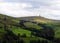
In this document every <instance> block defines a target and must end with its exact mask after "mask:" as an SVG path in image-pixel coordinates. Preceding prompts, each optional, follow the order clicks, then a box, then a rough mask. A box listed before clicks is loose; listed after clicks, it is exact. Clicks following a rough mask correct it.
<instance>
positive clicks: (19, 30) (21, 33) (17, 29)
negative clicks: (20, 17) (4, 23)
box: [11, 26, 31, 37]
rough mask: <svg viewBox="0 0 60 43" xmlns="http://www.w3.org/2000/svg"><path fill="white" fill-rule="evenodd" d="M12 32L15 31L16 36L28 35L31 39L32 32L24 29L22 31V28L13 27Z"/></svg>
mask: <svg viewBox="0 0 60 43" xmlns="http://www.w3.org/2000/svg"><path fill="white" fill-rule="evenodd" d="M11 30H12V31H13V33H14V34H16V35H18V34H20V35H23V34H26V35H27V37H29V36H30V33H31V32H30V31H28V30H24V29H22V28H20V27H14V26H13V27H12V28H11Z"/></svg>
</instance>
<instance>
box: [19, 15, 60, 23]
mask: <svg viewBox="0 0 60 43" xmlns="http://www.w3.org/2000/svg"><path fill="white" fill-rule="evenodd" d="M19 19H20V20H27V21H34V22H42V23H48V22H60V20H51V19H47V18H44V17H41V16H28V17H20V18H19Z"/></svg>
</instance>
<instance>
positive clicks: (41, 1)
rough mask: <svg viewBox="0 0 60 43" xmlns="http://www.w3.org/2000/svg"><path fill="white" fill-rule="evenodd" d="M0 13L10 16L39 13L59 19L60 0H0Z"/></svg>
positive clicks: (49, 17)
mask: <svg viewBox="0 0 60 43" xmlns="http://www.w3.org/2000/svg"><path fill="white" fill-rule="evenodd" d="M0 13H1V14H5V15H8V16H12V17H26V16H39V15H40V16H42V17H45V18H48V19H54V20H60V0H0Z"/></svg>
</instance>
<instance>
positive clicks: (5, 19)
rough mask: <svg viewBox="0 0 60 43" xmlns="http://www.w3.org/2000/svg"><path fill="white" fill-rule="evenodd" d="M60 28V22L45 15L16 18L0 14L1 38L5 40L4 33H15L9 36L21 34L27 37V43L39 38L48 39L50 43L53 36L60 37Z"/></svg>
mask: <svg viewBox="0 0 60 43" xmlns="http://www.w3.org/2000/svg"><path fill="white" fill-rule="evenodd" d="M6 28H7V29H8V31H7V30H6ZM59 28H60V23H59V21H56V20H49V19H46V18H43V17H21V18H14V17H10V16H6V15H2V14H0V39H1V40H3V37H2V36H4V34H13V35H12V36H11V35H9V37H14V36H15V37H18V35H19V34H20V36H19V37H21V39H25V40H24V41H25V43H28V42H29V41H30V40H38V39H39V40H41V41H42V40H45V41H46V40H47V41H48V42H49V43H53V42H52V41H51V40H53V38H55V39H56V38H60V29H59ZM9 32H10V33H9ZM46 35H47V37H46ZM22 37H23V38H22ZM24 37H25V38H24ZM12 39H13V38H12ZM15 43H16V42H15ZM34 43H35V42H34ZM42 43H43V42H42Z"/></svg>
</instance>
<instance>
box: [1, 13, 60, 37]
mask: <svg viewBox="0 0 60 43" xmlns="http://www.w3.org/2000/svg"><path fill="white" fill-rule="evenodd" d="M5 16H6V15H1V14H0V20H2V23H1V24H2V25H3V24H4V22H5V21H3V18H4V17H5ZM20 19H24V20H25V19H26V20H30V21H34V22H37V23H46V24H47V25H49V26H52V27H54V30H55V37H60V24H59V23H56V22H57V21H54V20H48V19H45V18H42V17H41V19H40V18H39V17H30V18H28V19H27V17H24V18H20ZM9 23H12V24H17V23H19V19H17V18H13V17H9V16H7V22H6V24H9ZM1 24H0V26H1ZM25 25H26V26H27V27H33V28H36V29H40V28H41V27H39V26H37V25H35V24H32V23H29V22H27V23H25ZM11 30H12V31H13V32H14V33H15V34H18V33H20V34H24V33H26V34H27V35H29V34H30V31H27V30H23V29H21V28H19V27H14V26H13V27H12V29H11ZM0 31H1V30H0ZM2 31H4V30H3V29H2Z"/></svg>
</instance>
